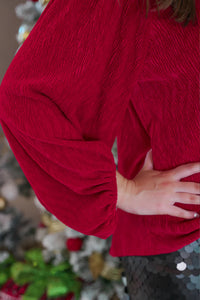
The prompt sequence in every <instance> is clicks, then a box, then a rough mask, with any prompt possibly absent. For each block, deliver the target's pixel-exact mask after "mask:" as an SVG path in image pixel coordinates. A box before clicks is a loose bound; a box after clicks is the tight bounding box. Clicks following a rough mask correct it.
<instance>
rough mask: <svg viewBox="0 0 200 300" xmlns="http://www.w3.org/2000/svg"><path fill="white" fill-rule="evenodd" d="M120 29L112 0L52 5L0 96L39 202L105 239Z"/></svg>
mask: <svg viewBox="0 0 200 300" xmlns="http://www.w3.org/2000/svg"><path fill="white" fill-rule="evenodd" d="M131 17H133V16H131ZM132 20H133V19H132ZM134 21H135V20H134ZM122 22H123V19H122V7H119V5H118V2H117V1H115V0H111V1H102V0H101V1H96V0H95V1H86V2H83V1H80V0H77V1H71V0H69V1H66V0H51V1H50V2H49V4H48V6H47V7H46V9H45V10H44V12H43V13H42V15H41V16H40V18H39V20H38V21H37V23H36V25H35V26H34V28H33V29H32V31H31V33H30V34H29V36H28V38H27V39H26V41H25V42H24V43H23V45H22V46H21V48H20V49H19V50H18V52H17V53H16V55H15V57H14V59H13V61H12V62H11V64H10V66H9V68H8V70H7V72H6V74H5V76H4V78H3V81H2V84H1V87H0V122H1V126H2V128H3V131H4V133H5V136H6V138H7V140H8V142H9V144H10V147H11V149H12V151H13V153H14V155H15V157H16V159H17V160H18V162H19V165H20V166H21V168H22V170H23V172H24V174H25V176H26V178H27V180H28V181H29V183H30V185H31V186H32V188H33V190H34V192H35V194H36V196H37V197H38V199H39V200H40V202H41V203H42V204H43V205H44V206H45V207H46V209H47V210H48V211H50V212H51V213H52V214H54V215H55V216H56V217H57V218H58V219H59V220H60V221H62V222H63V223H65V224H66V225H68V226H69V227H71V228H73V229H75V230H77V231H79V232H82V233H84V234H89V235H95V236H97V237H100V238H104V239H105V238H107V237H108V236H110V235H111V234H112V233H113V232H114V230H115V227H116V222H117V215H116V204H117V182H116V166H115V162H114V158H113V155H112V152H111V146H112V142H113V141H114V139H115V136H116V131H117V127H118V124H119V122H120V120H121V118H122V115H123V113H124V110H123V109H122V106H123V107H124V109H125V107H126V104H127V94H126V91H127V90H128V88H127V86H126V84H125V83H126V82H128V80H127V78H126V73H123V71H125V70H126V63H127V62H126V59H124V58H125V57H127V59H128V56H127V54H126V52H124V51H127V48H126V47H121V43H122V41H121V32H120V28H121V24H122ZM131 30H134V29H133V27H132V29H131ZM124 34H125V33H124ZM131 38H132V37H131ZM127 44H128V43H126V45H127ZM109 74H111V75H112V76H110V75H109ZM119 78H120V80H119ZM108 129H109V130H108Z"/></svg>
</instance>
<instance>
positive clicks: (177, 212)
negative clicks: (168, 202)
mask: <svg viewBox="0 0 200 300" xmlns="http://www.w3.org/2000/svg"><path fill="white" fill-rule="evenodd" d="M168 214H169V215H170V216H175V217H179V218H184V219H193V218H195V215H197V216H198V217H199V215H198V214H197V212H195V211H189V210H185V209H183V208H180V207H177V206H174V205H172V206H171V207H170V208H169V210H168Z"/></svg>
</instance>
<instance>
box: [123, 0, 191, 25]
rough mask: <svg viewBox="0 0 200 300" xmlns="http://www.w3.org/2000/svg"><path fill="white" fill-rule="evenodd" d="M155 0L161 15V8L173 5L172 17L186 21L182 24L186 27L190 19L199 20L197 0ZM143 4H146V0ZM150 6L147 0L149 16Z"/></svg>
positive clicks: (179, 21) (179, 20)
mask: <svg viewBox="0 0 200 300" xmlns="http://www.w3.org/2000/svg"><path fill="white" fill-rule="evenodd" d="M138 1H141V0H138ZM118 2H119V0H118ZM155 2H156V4H157V7H156V9H157V12H158V16H160V9H162V10H164V9H167V8H168V7H169V6H170V5H171V7H172V9H173V15H172V16H171V18H175V21H176V22H178V23H183V22H185V23H184V24H182V25H183V26H184V27H185V26H187V25H188V23H189V21H192V22H193V24H194V23H195V21H197V19H196V7H195V0H155ZM142 4H144V0H143V3H142ZM150 6H151V4H150V3H149V0H146V17H147V16H148V13H149V9H150Z"/></svg>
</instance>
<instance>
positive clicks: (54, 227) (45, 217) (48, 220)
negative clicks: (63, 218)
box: [42, 213, 66, 233]
mask: <svg viewBox="0 0 200 300" xmlns="http://www.w3.org/2000/svg"><path fill="white" fill-rule="evenodd" d="M42 223H43V224H44V225H45V226H46V227H47V228H48V233H53V232H59V231H63V230H64V229H65V227H66V226H65V224H63V223H62V222H60V221H59V220H54V219H53V218H52V216H51V215H49V214H48V213H43V214H42Z"/></svg>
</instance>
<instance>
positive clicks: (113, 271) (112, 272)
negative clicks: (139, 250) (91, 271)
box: [101, 263, 124, 280]
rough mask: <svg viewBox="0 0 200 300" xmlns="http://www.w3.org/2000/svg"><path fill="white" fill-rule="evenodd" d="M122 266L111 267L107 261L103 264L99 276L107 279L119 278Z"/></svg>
mask: <svg viewBox="0 0 200 300" xmlns="http://www.w3.org/2000/svg"><path fill="white" fill-rule="evenodd" d="M122 271H124V269H123V268H113V267H111V266H109V265H108V264H107V263H105V264H104V268H103V270H102V271H101V276H102V277H104V278H106V279H108V280H120V279H121V277H122Z"/></svg>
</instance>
